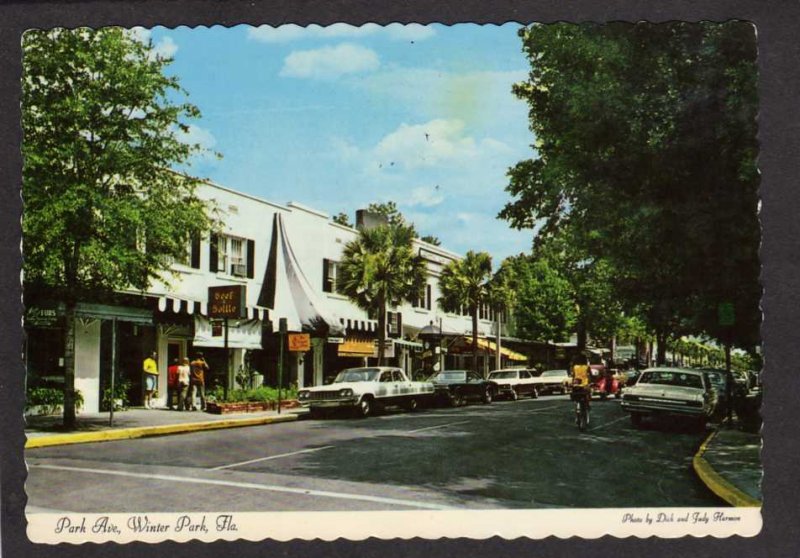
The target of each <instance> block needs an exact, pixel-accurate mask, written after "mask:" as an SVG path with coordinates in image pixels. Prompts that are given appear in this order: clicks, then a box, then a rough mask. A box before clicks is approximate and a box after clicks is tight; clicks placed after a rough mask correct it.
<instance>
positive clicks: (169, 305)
mask: <svg viewBox="0 0 800 558" xmlns="http://www.w3.org/2000/svg"><path fill="white" fill-rule="evenodd" d="M158 311H159V312H163V313H166V314H169V313H172V314H189V315H193V314H199V315H201V316H208V303H207V302H205V301H199V300H187V299H183V298H178V297H174V296H160V297H158ZM247 317H248V319H251V320H266V319H267V309H266V308H254V307H252V306H249V307H248V308H247Z"/></svg>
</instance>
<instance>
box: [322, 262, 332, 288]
mask: <svg viewBox="0 0 800 558" xmlns="http://www.w3.org/2000/svg"><path fill="white" fill-rule="evenodd" d="M329 266H330V260H327V259H325V258H322V292H324V293H329V292H331V282H330V281H329V280H328V267H329Z"/></svg>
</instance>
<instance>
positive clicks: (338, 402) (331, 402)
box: [300, 397, 358, 409]
mask: <svg viewBox="0 0 800 558" xmlns="http://www.w3.org/2000/svg"><path fill="white" fill-rule="evenodd" d="M357 403H358V397H345V398H342V399H318V400H309V401H301V402H300V406H302V407H304V408H306V409H336V408H340V407H353V406H355V405H356V404H357Z"/></svg>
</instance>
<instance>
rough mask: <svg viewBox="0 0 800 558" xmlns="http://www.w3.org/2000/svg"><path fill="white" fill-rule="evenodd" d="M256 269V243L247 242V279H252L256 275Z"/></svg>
mask: <svg viewBox="0 0 800 558" xmlns="http://www.w3.org/2000/svg"><path fill="white" fill-rule="evenodd" d="M255 267H256V241H255V240H250V239H248V240H247V277H248V279H252V278H253V277H254V275H255Z"/></svg>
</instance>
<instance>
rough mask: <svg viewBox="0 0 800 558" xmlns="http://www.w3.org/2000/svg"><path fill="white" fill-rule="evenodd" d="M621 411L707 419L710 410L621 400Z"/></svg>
mask: <svg viewBox="0 0 800 558" xmlns="http://www.w3.org/2000/svg"><path fill="white" fill-rule="evenodd" d="M622 409H623V410H625V411H627V412H629V413H642V414H665V415H680V416H689V417H704V416H705V417H707V416H709V415H710V414H711V409H709V408H708V407H703V406H697V405H687V404H680V403H673V402H668V401H663V402H662V401H626V400H625V399H623V400H622Z"/></svg>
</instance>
